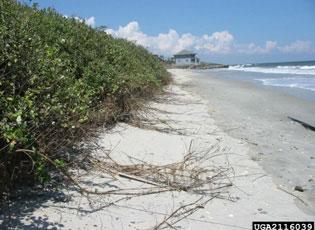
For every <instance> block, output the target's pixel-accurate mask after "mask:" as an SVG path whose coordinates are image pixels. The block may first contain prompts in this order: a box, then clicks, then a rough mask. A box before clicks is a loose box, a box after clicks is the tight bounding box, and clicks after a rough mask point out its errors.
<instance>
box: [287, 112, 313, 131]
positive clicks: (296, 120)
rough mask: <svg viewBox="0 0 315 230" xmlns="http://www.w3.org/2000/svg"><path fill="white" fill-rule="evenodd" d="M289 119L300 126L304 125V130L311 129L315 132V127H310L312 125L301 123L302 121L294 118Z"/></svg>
mask: <svg viewBox="0 0 315 230" xmlns="http://www.w3.org/2000/svg"><path fill="white" fill-rule="evenodd" d="M288 118H289V119H290V120H291V121H294V122H297V123H299V124H300V125H302V126H303V127H304V128H306V129H309V130H311V131H313V132H315V127H314V126H312V125H310V124H308V123H306V122H304V121H301V120H298V119H295V118H293V117H290V116H288Z"/></svg>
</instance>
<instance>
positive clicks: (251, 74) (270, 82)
mask: <svg viewBox="0 0 315 230" xmlns="http://www.w3.org/2000/svg"><path fill="white" fill-rule="evenodd" d="M206 72H211V74H212V75H215V76H217V77H220V78H227V79H235V80H244V81H251V82H252V83H254V84H256V85H262V86H266V87H272V88H275V89H277V90H282V91H286V92H288V93H289V94H293V95H294V96H298V97H302V98H304V99H310V100H314V101H315V61H300V62H281V63H262V64H244V65H231V66H230V67H229V68H228V69H219V70H207V71H206Z"/></svg>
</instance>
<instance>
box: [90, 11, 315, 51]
mask: <svg viewBox="0 0 315 230" xmlns="http://www.w3.org/2000/svg"><path fill="white" fill-rule="evenodd" d="M92 18H93V20H91V21H93V24H94V17H92ZM105 31H106V32H107V33H109V34H111V35H112V36H114V37H119V38H124V39H127V40H129V41H133V42H135V43H136V44H138V45H142V46H144V47H146V48H148V49H149V50H151V51H152V52H154V53H158V54H163V55H172V54H174V53H176V52H178V51H180V50H183V49H191V50H195V51H198V52H200V53H203V54H229V53H242V54H258V55H259V54H268V53H271V52H274V51H278V52H282V53H291V52H294V53H302V52H310V50H313V51H314V48H312V44H311V43H310V42H308V41H296V42H294V43H292V44H289V45H285V46H279V45H278V43H277V42H276V41H271V40H270V41H266V42H265V45H264V46H259V45H256V44H255V43H248V44H237V43H236V42H235V39H234V36H233V35H232V34H231V33H230V32H229V31H227V30H224V31H219V32H214V33H211V34H204V35H201V36H195V35H193V34H191V33H185V34H179V33H178V32H177V31H176V30H174V29H170V30H169V31H168V32H167V33H160V34H158V35H156V36H150V35H148V34H145V33H144V32H143V31H141V28H140V26H139V23H138V22H136V21H132V22H129V23H128V24H127V25H125V26H119V28H118V29H117V30H114V29H106V30H105ZM314 52H315V51H314Z"/></svg>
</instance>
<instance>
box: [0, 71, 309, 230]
mask: <svg viewBox="0 0 315 230" xmlns="http://www.w3.org/2000/svg"><path fill="white" fill-rule="evenodd" d="M171 72H172V73H173V75H174V83H173V84H172V85H170V86H169V87H168V89H166V90H167V95H166V96H165V97H164V98H158V99H157V100H154V101H152V102H151V103H149V104H148V107H149V108H151V109H152V111H154V112H152V114H148V113H145V114H143V115H144V117H143V118H144V119H143V121H142V123H140V125H139V126H138V127H135V126H134V125H131V124H126V123H118V124H117V125H116V126H115V127H114V128H113V129H112V130H110V131H108V130H106V129H100V130H99V135H98V137H97V138H95V140H94V141H95V144H96V145H95V146H97V147H98V148H96V149H95V150H93V151H92V156H93V157H95V158H96V159H97V160H98V163H99V162H102V161H103V160H104V158H106V157H108V156H109V155H110V157H111V158H112V159H114V160H115V161H116V162H119V163H120V164H126V165H130V164H131V165H132V164H136V163H137V162H138V163H139V162H142V163H143V164H154V165H160V166H163V165H169V164H171V165H173V164H176V162H181V161H183V158H184V156H186V154H187V153H190V152H193V153H200V154H201V155H204V154H205V153H206V154H205V155H207V156H208V157H209V158H208V159H207V160H206V161H202V162H198V165H197V166H198V167H206V168H207V167H208V168H210V169H211V170H214V172H215V170H217V169H231V171H230V170H229V171H227V172H226V173H224V175H225V177H226V179H228V181H230V182H232V184H233V186H232V187H227V188H223V189H220V190H219V191H220V194H219V195H220V196H219V197H218V196H215V197H213V199H211V200H209V202H208V203H204V204H202V203H196V207H195V208H196V209H198V210H196V212H193V213H192V214H191V215H190V216H188V217H187V218H185V219H183V220H182V221H181V222H178V223H176V219H174V220H173V219H172V218H171V219H168V220H169V221H170V223H171V224H174V226H175V225H176V226H180V227H181V228H182V229H211V228H219V229H226V230H228V229H251V226H252V221H264V220H265V221H268V220H283V221H285V220H286V221H292V220H312V217H313V216H312V215H308V214H307V213H304V212H302V211H301V210H300V209H299V208H298V207H297V206H296V203H297V202H300V203H302V202H301V201H300V200H298V199H296V198H295V197H294V196H292V195H291V194H289V193H287V192H285V191H284V189H285V188H279V186H277V185H276V184H275V183H274V182H273V181H272V178H271V176H270V175H269V174H266V172H265V171H264V170H263V169H262V167H261V166H260V165H259V164H258V163H257V162H256V161H254V160H253V159H251V157H250V155H249V153H250V151H251V149H250V144H249V143H248V142H247V141H245V140H242V139H238V138H234V137H231V136H230V135H229V134H228V133H227V131H226V130H224V129H222V128H220V127H219V126H218V125H216V122H217V121H216V120H215V119H214V118H213V116H212V114H211V111H210V113H209V105H208V104H209V103H208V101H207V100H205V99H203V98H201V97H200V96H199V95H198V94H197V93H194V92H190V91H189V90H187V88H188V89H189V88H190V87H191V83H192V82H191V77H190V76H188V75H189V72H187V71H185V70H171ZM162 97H163V96H162ZM210 109H211V108H210ZM162 121H163V122H162ZM148 124H150V126H148ZM170 127H171V129H170ZM87 144H88V143H87ZM90 144H93V143H90ZM104 149H105V150H104ZM81 170H82V169H80V170H74V171H75V172H76V173H79V174H78V177H77V180H78V181H79V182H80V184H81V185H82V186H83V187H91V188H93V189H95V190H97V191H104V190H105V191H106V190H116V189H117V190H118V191H119V190H121V189H128V188H129V189H130V188H131V189H145V188H146V187H148V184H145V183H143V181H145V180H148V179H150V178H147V177H144V178H142V177H141V178H140V179H141V180H142V181H139V180H137V181H135V180H131V179H128V178H126V177H120V176H118V175H114V179H113V178H112V177H108V175H107V174H105V173H104V171H102V170H100V168H93V170H87V171H84V170H82V171H83V172H81ZM176 170H180V168H177V169H176ZM140 172H141V171H140ZM74 175H76V174H74ZM210 175H211V174H210ZM140 176H141V174H140ZM151 176H152V175H151ZM217 183H218V184H220V183H224V180H222V178H220V180H219V181H217ZM215 184H216V183H212V182H211V183H210V182H209V185H205V187H203V188H202V189H206V188H207V189H208V188H211V186H215ZM150 188H151V189H154V188H155V186H154V185H152V186H151V187H150ZM60 192H62V193H63V194H64V196H65V197H66V198H59V195H58V196H57V195H56V194H53V195H48V194H47V195H42V196H38V197H32V198H31V200H25V199H24V200H17V201H15V202H12V204H11V210H10V211H11V212H10V214H11V216H12V215H13V218H14V221H13V223H12V225H11V227H12V226H14V227H17V228H26V229H27V228H32V227H33V228H36V227H37V228H43V227H45V228H48V227H59V228H66V229H68V228H71V229H151V228H153V227H156V226H158V225H159V224H161V223H163V220H165V219H167V218H169V217H170V216H172V213H174V211H175V210H177V209H178V208H179V207H182V206H183V205H187V204H189V203H191V202H195V201H196V200H199V199H201V198H202V199H206V198H207V197H208V198H209V196H210V198H211V196H212V195H211V194H208V195H207V194H203V193H200V194H198V193H195V192H194V191H193V190H191V191H189V190H187V191H184V190H182V191H181V190H179V191H168V192H163V193H156V194H151V195H145V196H141V195H140V196H139V195H138V196H123V197H122V196H116V195H113V194H112V195H106V196H98V195H93V194H92V195H89V196H83V195H82V194H80V193H79V192H78V191H75V190H70V191H69V190H64V191H60ZM301 205H303V203H302V204H301ZM3 217H4V216H3V213H0V223H1V219H4V218H3ZM164 224H165V222H164ZM168 224H169V223H168ZM164 226H165V225H164ZM166 226H167V224H166Z"/></svg>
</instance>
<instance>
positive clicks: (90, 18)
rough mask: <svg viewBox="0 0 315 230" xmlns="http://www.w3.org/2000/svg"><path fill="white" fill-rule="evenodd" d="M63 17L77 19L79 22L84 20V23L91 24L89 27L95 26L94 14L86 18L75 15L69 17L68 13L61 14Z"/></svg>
mask: <svg viewBox="0 0 315 230" xmlns="http://www.w3.org/2000/svg"><path fill="white" fill-rule="evenodd" d="M63 17H65V18H74V19H75V20H77V21H79V22H84V23H85V24H86V25H88V26H91V27H94V26H95V17H94V16H92V17H89V18H86V19H82V18H80V17H77V16H75V17H69V16H68V15H63Z"/></svg>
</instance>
